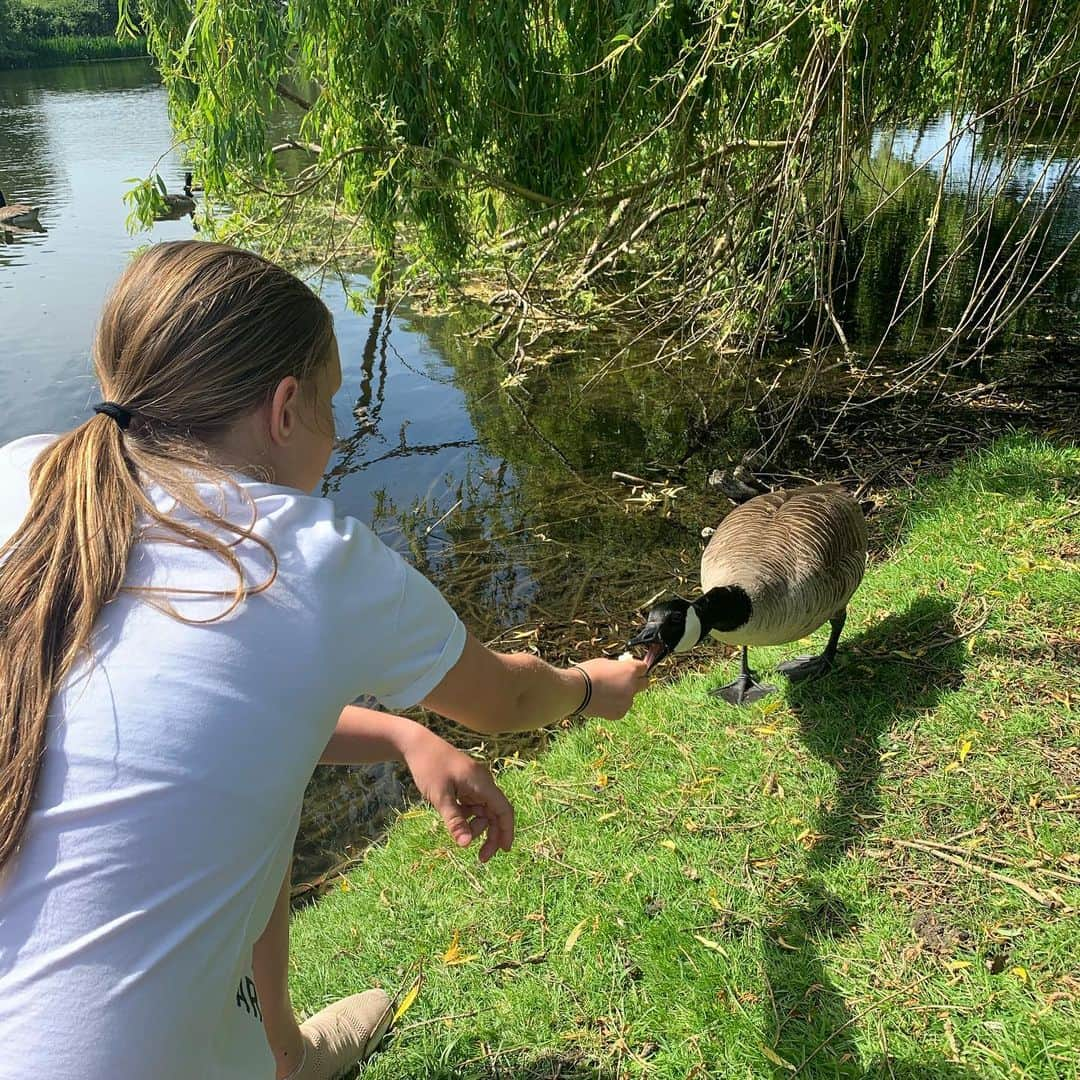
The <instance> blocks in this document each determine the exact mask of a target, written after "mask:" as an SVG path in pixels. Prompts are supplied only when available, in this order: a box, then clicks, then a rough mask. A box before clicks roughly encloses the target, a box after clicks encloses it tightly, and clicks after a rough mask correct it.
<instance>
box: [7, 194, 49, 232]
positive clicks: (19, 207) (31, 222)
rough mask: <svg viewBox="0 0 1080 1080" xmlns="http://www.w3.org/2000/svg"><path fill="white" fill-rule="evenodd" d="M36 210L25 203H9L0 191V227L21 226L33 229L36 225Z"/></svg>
mask: <svg viewBox="0 0 1080 1080" xmlns="http://www.w3.org/2000/svg"><path fill="white" fill-rule="evenodd" d="M38 224H39V222H38V208H37V207H36V206H29V205H28V204H27V203H9V202H8V201H7V199H5V198H4V193H3V192H2V191H0V225H21V226H23V227H24V228H31V229H32V228H34V227H35V226H36V225H38Z"/></svg>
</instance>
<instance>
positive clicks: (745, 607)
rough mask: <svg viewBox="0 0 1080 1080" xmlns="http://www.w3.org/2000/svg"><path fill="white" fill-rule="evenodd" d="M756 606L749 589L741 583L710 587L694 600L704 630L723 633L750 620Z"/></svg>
mask: <svg viewBox="0 0 1080 1080" xmlns="http://www.w3.org/2000/svg"><path fill="white" fill-rule="evenodd" d="M753 609H754V606H753V604H752V603H751V602H750V596H749V594H748V593H747V591H746V590H745V589H744V588H742V587H741V586H739V585H722V586H720V587H719V588H716V589H710V590H709V591H708V592H707V593H705V594H704V595H702V596H699V597H698V598H697V599H696V600H695V601H694V610H695V611H696V612H697V616H698V618H699V619H700V620H701V628H702V631H703V632H704V633H705V634H707V633H708V632H709V631H710V630H719V631H721V633H724V632H727V631H729V630H738V629H739V627H740V626H745V625H746V623H748V622H749V621H750V615H751V613H752V612H753Z"/></svg>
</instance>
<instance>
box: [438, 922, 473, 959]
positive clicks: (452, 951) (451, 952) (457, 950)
mask: <svg viewBox="0 0 1080 1080" xmlns="http://www.w3.org/2000/svg"><path fill="white" fill-rule="evenodd" d="M460 937H461V931H460V930H455V931H454V937H453V939H452V940H451V942H450V948H448V949H447V950H446V952H444V953H443V957H442V959H443V963H444V964H446V966H447V967H453V966H454V965H455V964H468V963H470V962H471V961H473V960H475V959H476V956H475V955H474V956H465V955H463V954H462V952H461V946H460V945H459V944H458V939H459V938H460Z"/></svg>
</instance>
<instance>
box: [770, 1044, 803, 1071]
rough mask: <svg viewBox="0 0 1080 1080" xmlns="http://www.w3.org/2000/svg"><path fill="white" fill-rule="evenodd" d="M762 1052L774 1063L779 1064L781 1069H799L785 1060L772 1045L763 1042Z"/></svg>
mask: <svg viewBox="0 0 1080 1080" xmlns="http://www.w3.org/2000/svg"><path fill="white" fill-rule="evenodd" d="M761 1052H762V1053H763V1054H764V1055H765V1056H766V1057H767V1058H768V1059H769V1060H770V1061H771V1062H772V1063H773V1064H774V1065H779V1066H780V1068H781V1069H787V1071H788V1072H797V1071H798V1070H797V1069H796V1068H795V1066H794V1065H792V1064H791V1062H790V1061H785V1060H784V1058H782V1057H781V1056H780V1055H779V1054H778V1053H777V1052H776V1051H775V1050H773V1049H772V1047H770V1046H766V1045H765V1044H764V1043H762V1044H761Z"/></svg>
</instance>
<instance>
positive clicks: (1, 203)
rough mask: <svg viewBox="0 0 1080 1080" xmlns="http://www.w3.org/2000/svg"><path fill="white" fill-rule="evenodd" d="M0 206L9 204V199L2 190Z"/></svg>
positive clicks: (0, 192)
mask: <svg viewBox="0 0 1080 1080" xmlns="http://www.w3.org/2000/svg"><path fill="white" fill-rule="evenodd" d="M0 206H7V199H5V198H4V193H3V192H2V191H0Z"/></svg>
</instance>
